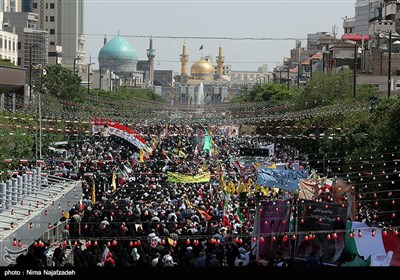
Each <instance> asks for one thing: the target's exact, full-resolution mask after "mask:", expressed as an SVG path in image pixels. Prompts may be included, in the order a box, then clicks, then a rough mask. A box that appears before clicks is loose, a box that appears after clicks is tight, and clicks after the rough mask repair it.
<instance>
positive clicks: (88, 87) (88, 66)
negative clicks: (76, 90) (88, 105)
mask: <svg viewBox="0 0 400 280" xmlns="http://www.w3.org/2000/svg"><path fill="white" fill-rule="evenodd" d="M93 64H94V62H91V63H88V65H87V93H88V95H89V93H90V65H93Z"/></svg>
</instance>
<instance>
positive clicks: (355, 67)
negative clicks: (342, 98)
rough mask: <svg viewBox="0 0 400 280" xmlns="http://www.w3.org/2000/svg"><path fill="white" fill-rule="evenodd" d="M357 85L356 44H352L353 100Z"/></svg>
mask: <svg viewBox="0 0 400 280" xmlns="http://www.w3.org/2000/svg"><path fill="white" fill-rule="evenodd" d="M356 83H357V44H356V43H355V44H354V70H353V98H356Z"/></svg>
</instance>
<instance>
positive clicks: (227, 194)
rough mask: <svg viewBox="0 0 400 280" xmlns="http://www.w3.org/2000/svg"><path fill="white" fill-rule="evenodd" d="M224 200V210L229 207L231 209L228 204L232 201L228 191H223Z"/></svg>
mask: <svg viewBox="0 0 400 280" xmlns="http://www.w3.org/2000/svg"><path fill="white" fill-rule="evenodd" d="M222 199H223V200H224V209H228V207H229V204H228V202H229V201H231V196H230V195H229V193H228V192H227V191H226V189H223V190H222Z"/></svg>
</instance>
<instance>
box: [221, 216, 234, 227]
mask: <svg viewBox="0 0 400 280" xmlns="http://www.w3.org/2000/svg"><path fill="white" fill-rule="evenodd" d="M222 226H224V227H228V228H229V230H231V229H232V224H231V221H230V220H229V217H228V216H227V215H224V216H223V217H222Z"/></svg>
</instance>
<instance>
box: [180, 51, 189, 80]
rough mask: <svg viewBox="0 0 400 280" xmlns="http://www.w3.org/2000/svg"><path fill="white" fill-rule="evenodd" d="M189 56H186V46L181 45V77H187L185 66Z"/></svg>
mask: <svg viewBox="0 0 400 280" xmlns="http://www.w3.org/2000/svg"><path fill="white" fill-rule="evenodd" d="M188 60H189V56H188V55H187V54H186V45H185V44H183V47H182V54H181V76H183V75H187V68H186V64H187V63H188Z"/></svg>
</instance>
